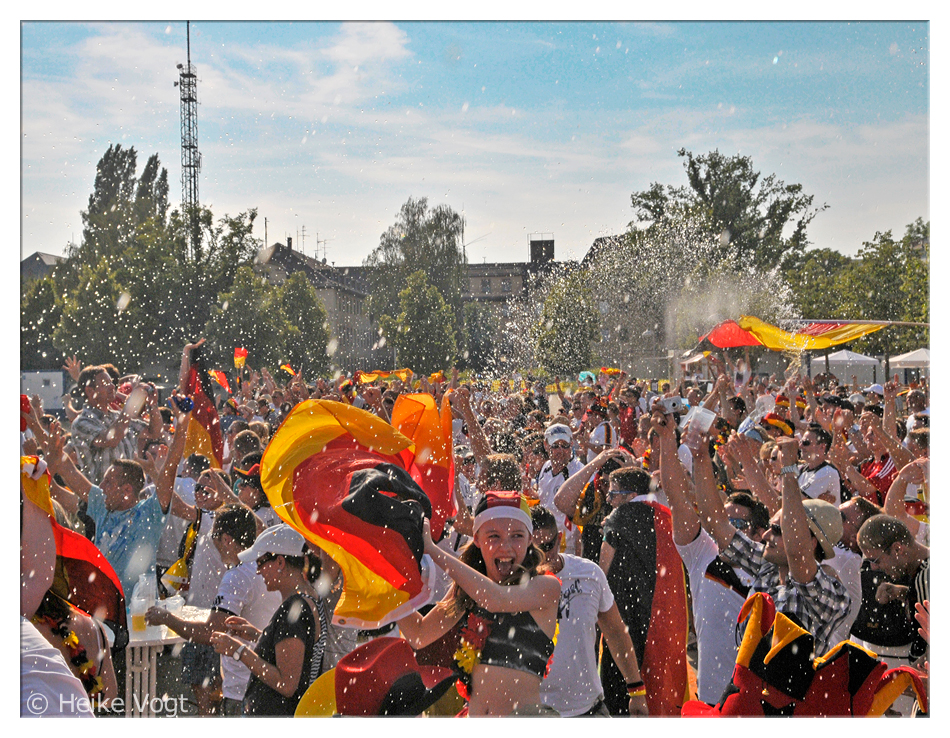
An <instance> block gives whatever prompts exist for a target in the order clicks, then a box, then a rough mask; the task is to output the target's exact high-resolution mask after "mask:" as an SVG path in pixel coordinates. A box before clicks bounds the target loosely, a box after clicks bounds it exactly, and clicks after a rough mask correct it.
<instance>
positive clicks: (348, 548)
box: [261, 400, 433, 628]
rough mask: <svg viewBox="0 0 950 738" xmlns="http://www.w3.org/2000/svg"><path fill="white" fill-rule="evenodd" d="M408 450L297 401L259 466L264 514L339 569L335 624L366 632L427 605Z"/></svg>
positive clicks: (380, 429) (352, 420)
mask: <svg viewBox="0 0 950 738" xmlns="http://www.w3.org/2000/svg"><path fill="white" fill-rule="evenodd" d="M416 454H417V451H416V447H415V445H414V444H413V443H412V441H411V440H410V439H409V438H408V437H406V436H405V435H403V434H402V433H400V432H399V431H398V430H396V429H395V428H394V427H393V426H391V425H390V424H389V423H386V422H385V421H383V420H382V419H380V418H378V417H377V416H375V415H373V414H372V413H368V412H366V411H365V410H361V409H359V408H355V407H353V406H351V405H347V404H344V403H340V402H333V401H331V400H306V401H304V402H302V403H300V404H298V405H297V406H296V407H295V408H294V409H293V410H292V411H291V413H290V414H289V415H288V416H287V417H286V418H285V419H284V422H283V423H282V424H281V426H280V429H279V430H278V431H277V433H276V434H275V435H274V437H273V438H272V439H271V442H270V443H269V444H268V446H267V450H266V451H265V452H264V457H263V458H262V459H261V484H262V486H263V488H264V492H265V493H266V494H267V498H268V500H269V501H270V503H271V506H272V507H273V508H274V510H275V511H276V512H277V514H278V515H279V516H280V517H281V518H282V519H283V520H285V521H286V522H287V523H288V524H289V525H291V526H292V527H294V528H295V529H296V530H298V531H300V533H301V534H302V535H303V536H304V537H305V538H306V539H307V540H308V541H310V542H311V543H313V544H315V545H316V546H318V547H320V548H322V549H323V550H324V551H326V552H327V553H328V554H329V555H330V556H331V557H332V558H333V560H334V561H335V562H336V563H337V564H338V565H339V566H340V568H341V569H342V570H343V577H344V585H343V594H342V596H341V597H340V601H339V602H338V604H337V607H336V612H335V617H334V620H335V622H337V623H339V624H343V625H348V626H351V627H360V628H375V627H379V626H380V625H381V624H383V623H386V622H392V620H394V619H395V618H396V617H397V613H398V616H401V615H402V614H403V613H406V612H409V611H411V610H414V609H416V608H417V607H419V606H421V605H422V604H424V602H425V600H427V599H428V591H427V589H426V582H424V581H423V573H422V568H421V562H422V548H423V546H422V540H423V539H422V535H423V518H424V517H431V516H432V515H433V506H432V503H431V502H430V500H429V497H428V496H427V495H426V493H425V491H424V489H423V486H422V485H423V484H424V483H427V482H426V480H425V474H424V472H423V470H421V469H420V468H419V467H418V466H417V465H416V463H415V458H416Z"/></svg>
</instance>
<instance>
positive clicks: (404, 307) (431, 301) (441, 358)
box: [379, 269, 457, 374]
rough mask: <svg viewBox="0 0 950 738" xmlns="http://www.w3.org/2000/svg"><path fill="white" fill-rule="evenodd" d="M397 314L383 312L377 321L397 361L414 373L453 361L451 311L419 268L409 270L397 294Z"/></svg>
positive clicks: (453, 327) (451, 363)
mask: <svg viewBox="0 0 950 738" xmlns="http://www.w3.org/2000/svg"><path fill="white" fill-rule="evenodd" d="M399 307H400V311H399V314H398V315H397V316H395V317H392V316H390V315H383V316H382V317H381V318H380V320H379V324H380V327H381V328H382V330H383V334H384V335H385V336H386V340H387V341H388V342H389V343H390V344H391V345H392V346H393V347H394V348H395V349H396V356H397V362H398V363H399V364H402V365H404V366H408V367H409V368H410V369H412V370H413V371H414V372H415V373H417V374H430V373H432V372H436V371H438V370H439V369H445V368H446V367H449V366H452V365H453V364H455V359H456V354H457V348H456V341H455V313H454V311H453V310H452V306H451V305H449V304H448V303H447V302H446V301H445V299H444V298H443V297H442V295H441V294H440V292H439V289H438V288H437V287H436V286H435V285H431V284H429V282H428V279H427V278H426V273H425V271H423V270H422V269H419V270H418V271H416V272H413V273H412V274H410V275H409V279H407V280H406V287H405V289H403V290H402V291H401V292H400V293H399Z"/></svg>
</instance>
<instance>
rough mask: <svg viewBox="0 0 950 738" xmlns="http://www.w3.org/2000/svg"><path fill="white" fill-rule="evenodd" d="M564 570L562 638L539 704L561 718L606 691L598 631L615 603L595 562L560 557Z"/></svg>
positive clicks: (561, 575) (578, 711)
mask: <svg viewBox="0 0 950 738" xmlns="http://www.w3.org/2000/svg"><path fill="white" fill-rule="evenodd" d="M562 558H563V559H564V568H563V569H561V571H559V572H558V573H557V576H558V578H559V579H560V580H561V598H560V600H559V601H558V606H557V618H558V636H557V645H556V646H555V647H554V656H553V658H552V661H551V669H550V671H549V672H548V675H547V677H545V679H544V681H542V682H541V702H542V704H545V705H549V706H550V707H553V708H554V709H555V710H557V711H558V712H559V713H560V714H561V716H562V717H574V716H575V715H583V714H584V713H585V712H587V711H588V710H589V709H590V708H591V707H593V706H594V704H595V703H596V702H597V700H599V699H600V698H601V697H603V696H604V689H603V686H602V685H601V682H600V676H599V675H598V672H597V658H596V653H595V652H596V646H597V633H596V630H595V627H596V625H597V618H598V617H599V615H600V613H602V612H607V610H609V609H610V608H611V607H612V606H613V604H614V596H613V593H612V592H611V591H610V587H609V586H608V585H607V575H606V574H604V572H603V569H601V568H600V567H599V566H597V564H595V563H594V562H593V561H589V560H588V559H584V558H581V557H579V556H571V555H570V554H562Z"/></svg>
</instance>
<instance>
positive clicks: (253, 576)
mask: <svg viewBox="0 0 950 738" xmlns="http://www.w3.org/2000/svg"><path fill="white" fill-rule="evenodd" d="M281 602H283V599H282V598H281V596H280V592H268V591H267V586H266V585H265V584H264V579H263V578H262V577H261V575H260V574H258V573H257V562H256V561H246V562H244V563H243V564H239V565H238V566H235V567H234V568H232V569H228V570H227V571H226V572H225V573H224V577H223V578H222V579H221V586H220V587H219V589H218V593H217V595H216V596H215V598H214V602H213V603H212V605H211V609H213V610H223V611H225V612H226V613H228V614H231V615H238V616H240V617H242V618H244V619H245V620H247V621H248V622H249V623H250V624H251V625H253V626H254V627H256V628H257V629H259V630H264V628H265V627H267V624H268V623H269V622H270V619H271V617H273V615H274V613H275V612H276V611H277V608H278V607H280V603H281ZM244 642H245V643H247V641H244ZM253 645H254V644H253V643H248V646H249V647H250V646H253ZM250 679H251V672H250V670H248V668H247V667H246V666H245V665H244V664H242V663H241V662H240V661H235V660H234V659H233V658H231V657H229V656H223V657H222V658H221V691H222V693H223V694H224V696H225V697H227V698H228V699H231V700H238V701H240V700H243V699H244V692H245V690H246V689H247V683H248V682H249V681H250Z"/></svg>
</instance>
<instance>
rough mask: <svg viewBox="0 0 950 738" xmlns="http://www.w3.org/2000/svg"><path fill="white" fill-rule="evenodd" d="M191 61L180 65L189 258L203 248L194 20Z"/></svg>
mask: <svg viewBox="0 0 950 738" xmlns="http://www.w3.org/2000/svg"><path fill="white" fill-rule="evenodd" d="M185 28H186V33H187V39H188V63H187V65H184V66H183V65H181V64H179V65H178V82H176V83H175V84H176V85H177V86H178V88H179V90H180V92H181V209H182V212H183V214H184V215H185V217H186V218H187V220H188V224H189V233H190V236H191V240H190V244H189V246H190V249H189V257H190V258H191V259H194V258H196V257H197V256H198V254H199V253H200V251H201V227H200V223H199V220H198V172H200V171H201V153H200V152H199V151H198V72H197V70H196V69H195V68H194V66H192V64H191V21H186V26H185Z"/></svg>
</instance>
